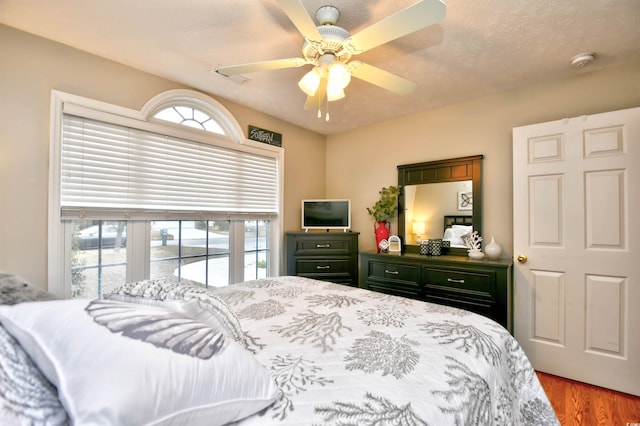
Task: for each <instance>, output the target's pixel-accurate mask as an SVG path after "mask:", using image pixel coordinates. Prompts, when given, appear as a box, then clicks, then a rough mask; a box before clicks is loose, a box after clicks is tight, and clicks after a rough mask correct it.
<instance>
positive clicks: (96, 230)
mask: <svg viewBox="0 0 640 426" xmlns="http://www.w3.org/2000/svg"><path fill="white" fill-rule="evenodd" d="M72 229H73V231H72V232H73V235H72V260H71V295H72V297H81V298H82V297H88V298H94V297H102V295H103V294H105V293H108V292H109V291H111V290H112V289H113V288H115V287H117V286H119V285H120V284H122V283H124V282H125V280H126V267H127V223H126V222H124V221H116V222H113V221H74V222H73V223H72Z"/></svg>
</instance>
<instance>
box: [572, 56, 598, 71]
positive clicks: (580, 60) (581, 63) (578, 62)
mask: <svg viewBox="0 0 640 426" xmlns="http://www.w3.org/2000/svg"><path fill="white" fill-rule="evenodd" d="M595 58H596V54H595V53H593V52H588V53H580V54H578V55H576V56H574V57H573V58H571V65H572V66H573V67H574V68H583V67H585V66H587V65H589V64H590V63H591V62H593V60H594V59H595Z"/></svg>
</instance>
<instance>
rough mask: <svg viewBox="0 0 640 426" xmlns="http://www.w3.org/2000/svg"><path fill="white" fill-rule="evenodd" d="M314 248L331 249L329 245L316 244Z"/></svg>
mask: <svg viewBox="0 0 640 426" xmlns="http://www.w3.org/2000/svg"><path fill="white" fill-rule="evenodd" d="M316 248H331V244H316Z"/></svg>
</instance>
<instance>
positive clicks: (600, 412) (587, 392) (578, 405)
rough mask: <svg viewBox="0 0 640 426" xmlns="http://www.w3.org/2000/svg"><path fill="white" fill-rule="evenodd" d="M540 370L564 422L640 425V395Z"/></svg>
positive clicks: (570, 425) (567, 425) (565, 425)
mask: <svg viewBox="0 0 640 426" xmlns="http://www.w3.org/2000/svg"><path fill="white" fill-rule="evenodd" d="M537 374H538V378H539V379H540V383H541V384H542V387H543V388H544V390H545V392H546V393H547V396H548V398H549V401H550V402H551V405H553V408H554V409H555V411H556V414H557V415H558V419H559V420H560V423H561V424H562V426H574V425H580V426H583V425H588V426H590V425H603V426H618V425H620V426H640V397H637V396H633V395H629V394H625V393H620V392H615V391H612V390H609V389H603V388H599V387H597V386H592V385H588V384H585V383H580V382H576V381H573V380H569V379H564V378H561V377H557V376H552V375H550V374H545V373H540V372H538V373H537Z"/></svg>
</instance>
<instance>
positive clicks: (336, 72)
mask: <svg viewBox="0 0 640 426" xmlns="http://www.w3.org/2000/svg"><path fill="white" fill-rule="evenodd" d="M350 82H351V73H349V69H348V68H347V66H346V65H345V64H343V63H341V62H335V63H334V64H332V65H331V67H330V68H329V86H336V87H339V88H340V90H342V89H344V88H345V87H347V86H348V85H349V83H350Z"/></svg>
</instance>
